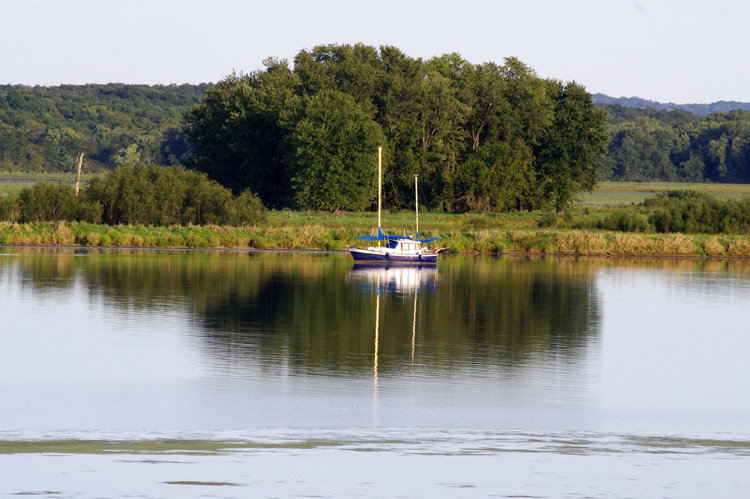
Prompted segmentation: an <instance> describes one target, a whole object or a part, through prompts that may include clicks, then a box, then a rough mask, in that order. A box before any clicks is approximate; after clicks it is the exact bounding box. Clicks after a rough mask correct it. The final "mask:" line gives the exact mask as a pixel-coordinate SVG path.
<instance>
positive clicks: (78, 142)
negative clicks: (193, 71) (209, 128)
mask: <svg viewBox="0 0 750 499" xmlns="http://www.w3.org/2000/svg"><path fill="white" fill-rule="evenodd" d="M210 87H211V85H209V84H201V85H167V86H165V85H155V86H147V85H124V84H122V83H113V84H108V85H61V86H58V87H41V86H35V87H28V86H19V85H14V86H11V85H0V171H8V172H13V171H20V172H67V171H75V168H76V158H77V157H78V154H79V153H80V152H81V151H84V152H85V153H86V169H87V170H88V171H92V170H93V171H99V170H105V169H109V170H111V169H114V168H116V167H118V166H121V165H124V164H131V165H132V164H138V163H144V164H158V165H177V164H180V162H181V160H182V158H183V156H184V154H185V153H186V151H187V144H186V143H185V137H184V134H183V133H182V123H183V121H182V116H183V114H184V113H185V112H186V111H187V110H188V109H190V108H191V107H193V106H194V105H196V104H197V103H198V102H200V99H201V98H202V97H203V95H204V93H205V91H206V89H208V88H210Z"/></svg>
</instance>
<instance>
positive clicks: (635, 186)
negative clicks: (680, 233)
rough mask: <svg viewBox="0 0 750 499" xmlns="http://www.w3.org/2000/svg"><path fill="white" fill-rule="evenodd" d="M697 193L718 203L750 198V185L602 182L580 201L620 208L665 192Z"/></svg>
mask: <svg viewBox="0 0 750 499" xmlns="http://www.w3.org/2000/svg"><path fill="white" fill-rule="evenodd" d="M685 190H690V191H696V192H701V193H704V194H710V195H711V196H714V197H717V198H719V199H738V198H743V197H744V198H746V197H750V184H706V183H686V182H599V184H597V186H596V190H595V191H594V192H592V193H590V194H584V195H583V196H582V197H581V200H580V204H581V205H585V206H617V205H624V204H631V203H632V204H638V203H642V202H643V201H644V200H645V199H646V198H650V197H654V196H656V195H657V194H658V193H660V192H666V191H685Z"/></svg>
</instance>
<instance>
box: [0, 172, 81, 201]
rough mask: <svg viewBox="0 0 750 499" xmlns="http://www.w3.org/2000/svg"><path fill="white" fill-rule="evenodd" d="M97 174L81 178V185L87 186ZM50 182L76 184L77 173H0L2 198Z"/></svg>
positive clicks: (0, 194)
mask: <svg viewBox="0 0 750 499" xmlns="http://www.w3.org/2000/svg"><path fill="white" fill-rule="evenodd" d="M94 175H95V174H86V173H85V172H84V174H83V175H82V176H81V184H83V185H86V184H87V183H88V182H89V181H90V180H91V178H92V177H93V176H94ZM39 182H48V183H50V184H68V185H75V184H76V175H75V173H0V196H4V195H8V194H16V193H18V192H20V191H21V189H23V188H24V187H28V186H30V185H34V184H38V183H39Z"/></svg>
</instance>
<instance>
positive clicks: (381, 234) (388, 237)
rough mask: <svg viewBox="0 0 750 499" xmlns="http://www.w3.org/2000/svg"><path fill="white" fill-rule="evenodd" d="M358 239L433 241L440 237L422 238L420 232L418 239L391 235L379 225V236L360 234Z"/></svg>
mask: <svg viewBox="0 0 750 499" xmlns="http://www.w3.org/2000/svg"><path fill="white" fill-rule="evenodd" d="M356 239H358V240H360V241H387V240H389V239H401V240H407V241H418V242H420V243H431V242H432V241H437V240H438V239H440V238H439V237H432V238H430V239H420V238H419V233H417V238H416V239H412V238H411V237H410V236H391V235H387V234H383V231H382V230H380V227H378V235H377V236H359V237H358V238H356Z"/></svg>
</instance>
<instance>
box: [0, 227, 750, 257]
mask: <svg viewBox="0 0 750 499" xmlns="http://www.w3.org/2000/svg"><path fill="white" fill-rule="evenodd" d="M472 223H473V222H472ZM368 232H371V231H370V230H369V228H366V227H364V226H363V227H357V228H354V229H350V228H347V227H345V226H342V225H341V224H339V223H334V224H332V226H327V225H326V224H324V223H310V224H308V225H300V224H289V225H286V226H280V225H276V224H269V225H268V226H263V227H261V226H258V227H247V228H238V227H227V226H215V225H214V226H177V225H174V226H170V227H142V226H129V225H117V226H105V225H93V224H85V223H71V222H55V223H52V222H45V223H38V224H19V223H10V222H0V245H6V246H35V245H50V246H87V247H118V248H128V247H134V248H230V249H279V250H332V251H343V250H345V249H346V246H347V245H351V244H354V243H356V241H355V235H359V234H364V233H368ZM423 236H424V237H433V236H440V237H441V239H440V241H438V242H437V243H436V244H437V245H439V246H443V247H450V248H451V251H452V252H457V253H485V254H503V253H526V254H530V255H535V254H536V255H544V254H561V255H584V256H585V255H591V256H595V255H612V256H676V257H681V256H701V257H706V256H707V257H741V258H750V236H746V235H706V234H696V235H693V234H690V235H686V234H654V233H649V234H643V233H632V232H614V231H605V230H597V229H566V228H561V227H557V228H522V229H512V230H507V229H501V228H495V227H492V226H491V224H490V226H489V227H487V228H479V229H468V228H465V227H464V228H460V229H456V228H450V227H448V228H447V229H445V230H431V231H430V232H429V233H427V232H425V234H423Z"/></svg>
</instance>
